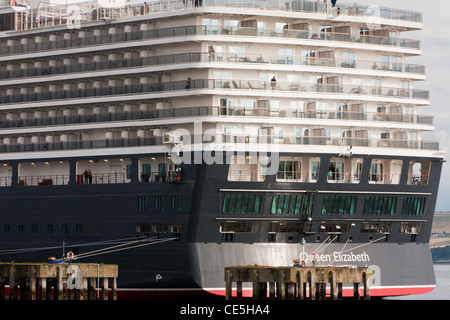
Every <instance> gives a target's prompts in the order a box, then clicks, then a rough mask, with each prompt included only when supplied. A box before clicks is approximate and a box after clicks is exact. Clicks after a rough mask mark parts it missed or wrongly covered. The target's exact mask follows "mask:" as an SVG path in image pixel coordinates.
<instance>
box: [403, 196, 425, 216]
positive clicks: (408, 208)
mask: <svg viewBox="0 0 450 320" xmlns="http://www.w3.org/2000/svg"><path fill="white" fill-rule="evenodd" d="M425 202H426V198H425V197H406V198H405V199H403V208H402V216H423V213H424V211H425Z"/></svg>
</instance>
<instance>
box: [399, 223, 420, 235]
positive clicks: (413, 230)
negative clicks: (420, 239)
mask: <svg viewBox="0 0 450 320" xmlns="http://www.w3.org/2000/svg"><path fill="white" fill-rule="evenodd" d="M419 232H420V222H401V223H400V233H407V234H418V233H419Z"/></svg>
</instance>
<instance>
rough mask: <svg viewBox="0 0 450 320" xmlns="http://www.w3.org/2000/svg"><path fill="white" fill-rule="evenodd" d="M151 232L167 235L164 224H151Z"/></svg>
mask: <svg viewBox="0 0 450 320" xmlns="http://www.w3.org/2000/svg"><path fill="white" fill-rule="evenodd" d="M152 231H153V232H154V233H158V234H159V233H167V224H164V223H155V224H152Z"/></svg>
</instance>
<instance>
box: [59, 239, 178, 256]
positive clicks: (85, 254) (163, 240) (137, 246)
mask: <svg viewBox="0 0 450 320" xmlns="http://www.w3.org/2000/svg"><path fill="white" fill-rule="evenodd" d="M176 239H178V238H167V239H160V240H157V241H152V242H149V243H142V244H138V245H135V246H132V247H127V248H120V249H116V250H113V249H114V248H117V247H119V246H113V247H110V248H104V249H101V250H95V251H92V252H86V253H84V254H80V255H77V256H74V257H73V260H77V259H79V258H80V256H81V258H87V257H93V256H98V255H101V254H108V253H113V252H118V251H122V250H129V249H135V248H139V247H143V246H149V245H152V244H159V243H163V242H168V241H173V240H176ZM139 242H140V241H139ZM108 249H109V250H110V251H107V252H101V251H105V250H108ZM64 260H68V259H67V258H65V259H64Z"/></svg>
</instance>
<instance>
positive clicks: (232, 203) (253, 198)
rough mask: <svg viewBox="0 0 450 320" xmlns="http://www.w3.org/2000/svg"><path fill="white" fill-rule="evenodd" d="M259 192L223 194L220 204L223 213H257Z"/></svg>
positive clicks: (259, 201) (258, 209)
mask: <svg viewBox="0 0 450 320" xmlns="http://www.w3.org/2000/svg"><path fill="white" fill-rule="evenodd" d="M261 200H262V196H261V195H260V194H253V193H245V194H239V193H228V194H226V195H225V197H224V200H223V205H222V213H223V214H257V213H259V212H260V211H261Z"/></svg>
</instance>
